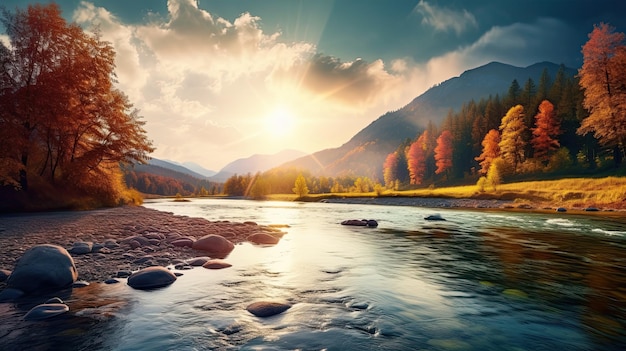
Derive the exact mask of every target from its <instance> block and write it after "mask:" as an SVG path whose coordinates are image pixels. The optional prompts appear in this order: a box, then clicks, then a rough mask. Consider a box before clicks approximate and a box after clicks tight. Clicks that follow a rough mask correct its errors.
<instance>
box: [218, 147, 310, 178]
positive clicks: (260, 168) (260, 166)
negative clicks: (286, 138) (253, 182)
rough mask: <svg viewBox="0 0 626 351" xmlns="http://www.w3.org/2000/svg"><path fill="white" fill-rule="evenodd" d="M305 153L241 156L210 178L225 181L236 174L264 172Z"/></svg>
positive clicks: (289, 151) (287, 151)
mask: <svg viewBox="0 0 626 351" xmlns="http://www.w3.org/2000/svg"><path fill="white" fill-rule="evenodd" d="M304 155H306V153H304V152H302V151H297V150H283V151H280V152H279V153H276V154H273V155H253V156H250V157H247V158H240V159H238V160H235V161H233V162H231V163H229V164H227V165H226V166H225V167H224V168H222V169H221V170H220V171H219V172H218V173H217V174H216V175H214V176H212V177H210V179H211V180H212V181H214V182H225V181H226V179H228V178H229V177H231V176H232V175H234V174H247V173H252V174H254V173H257V172H264V171H267V170H268V169H271V168H274V167H277V166H279V165H281V164H283V163H285V162H289V161H292V160H294V159H297V158H299V157H302V156H304Z"/></svg>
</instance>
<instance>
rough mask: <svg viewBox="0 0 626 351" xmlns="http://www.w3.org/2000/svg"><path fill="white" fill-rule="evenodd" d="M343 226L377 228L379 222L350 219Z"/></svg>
mask: <svg viewBox="0 0 626 351" xmlns="http://www.w3.org/2000/svg"><path fill="white" fill-rule="evenodd" d="M341 224H342V225H353V226H357V227H369V228H376V227H378V222H376V221H375V220H373V219H348V220H345V221H343V222H341Z"/></svg>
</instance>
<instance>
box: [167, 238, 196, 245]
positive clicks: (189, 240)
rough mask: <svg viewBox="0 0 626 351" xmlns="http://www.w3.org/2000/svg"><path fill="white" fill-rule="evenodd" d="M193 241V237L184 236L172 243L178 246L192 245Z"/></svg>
mask: <svg viewBox="0 0 626 351" xmlns="http://www.w3.org/2000/svg"><path fill="white" fill-rule="evenodd" d="M193 241H194V240H193V239H192V238H186V237H182V238H178V239H176V240H174V241H172V242H171V244H172V245H174V246H176V247H192V246H193Z"/></svg>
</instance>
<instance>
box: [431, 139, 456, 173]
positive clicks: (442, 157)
mask: <svg viewBox="0 0 626 351" xmlns="http://www.w3.org/2000/svg"><path fill="white" fill-rule="evenodd" d="M435 161H436V165H437V170H435V173H436V174H441V173H443V172H447V171H448V170H449V169H450V168H452V133H450V131H449V130H444V131H443V132H441V135H439V137H438V138H437V146H436V147H435Z"/></svg>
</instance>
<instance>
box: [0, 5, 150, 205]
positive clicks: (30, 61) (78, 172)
mask: <svg viewBox="0 0 626 351" xmlns="http://www.w3.org/2000/svg"><path fill="white" fill-rule="evenodd" d="M0 21H1V22H2V24H3V25H4V27H5V28H6V33H7V35H8V38H9V45H8V46H7V45H5V44H3V43H1V42H0V62H2V66H1V67H0V131H1V132H0V133H1V135H0V139H3V140H4V139H5V138H6V137H9V136H12V137H11V138H12V142H11V144H10V145H3V146H7V147H3V148H1V149H0V160H2V161H0V163H2V164H7V166H8V167H6V168H3V169H2V170H0V173H1V174H2V175H1V176H0V180H2V179H4V180H5V181H4V184H13V185H17V188H19V189H21V191H24V192H26V191H28V190H29V180H30V179H32V178H33V177H37V178H39V183H41V182H45V183H47V184H48V185H49V186H50V185H51V186H53V187H66V188H69V187H71V188H72V189H76V190H78V191H80V192H82V193H84V194H85V195H88V196H103V195H106V194H107V193H109V192H111V191H113V190H115V191H117V190H119V189H113V188H112V187H118V186H119V184H117V183H119V182H118V181H117V180H115V179H117V178H119V177H120V175H121V172H120V169H119V164H120V163H132V162H145V161H146V160H147V159H148V156H147V155H148V154H149V153H150V152H152V151H153V148H152V145H151V143H150V141H149V140H147V138H146V135H145V130H144V129H143V125H144V122H143V121H140V118H139V115H138V111H137V110H136V109H134V108H133V105H132V104H131V103H130V102H129V100H128V98H127V97H126V95H124V94H123V93H122V92H121V91H119V90H117V89H116V88H115V87H114V85H113V82H114V79H115V74H114V68H115V65H114V59H115V52H114V50H113V47H112V46H111V44H110V43H108V42H105V41H102V40H101V39H100V37H99V36H98V35H90V34H87V33H85V32H84V31H83V30H82V29H81V28H80V27H79V26H78V25H76V24H67V23H66V22H65V20H64V19H63V17H61V11H60V9H59V7H58V5H56V4H50V5H46V6H43V5H30V6H28V9H27V10H19V9H18V10H16V12H15V13H10V12H8V11H6V10H4V11H3V12H2V16H1V18H0ZM112 200H113V201H115V199H112Z"/></svg>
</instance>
